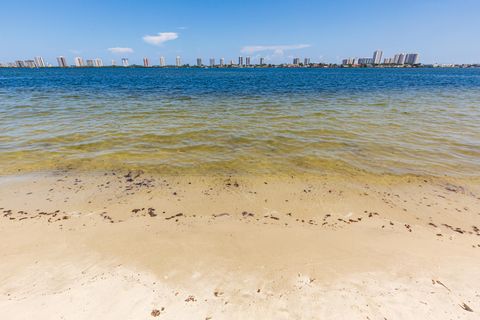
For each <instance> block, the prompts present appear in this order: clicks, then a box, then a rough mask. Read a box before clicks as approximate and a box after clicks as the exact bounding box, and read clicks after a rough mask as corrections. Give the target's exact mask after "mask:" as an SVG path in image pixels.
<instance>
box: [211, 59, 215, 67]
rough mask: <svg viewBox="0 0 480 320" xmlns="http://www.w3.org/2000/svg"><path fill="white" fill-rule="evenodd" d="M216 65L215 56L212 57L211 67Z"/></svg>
mask: <svg viewBox="0 0 480 320" xmlns="http://www.w3.org/2000/svg"><path fill="white" fill-rule="evenodd" d="M214 66H215V58H210V67H214Z"/></svg>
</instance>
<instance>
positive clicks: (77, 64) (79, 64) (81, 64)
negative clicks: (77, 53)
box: [75, 57, 85, 67]
mask: <svg viewBox="0 0 480 320" xmlns="http://www.w3.org/2000/svg"><path fill="white" fill-rule="evenodd" d="M84 66H85V63H84V62H83V59H82V57H76V58H75V67H84Z"/></svg>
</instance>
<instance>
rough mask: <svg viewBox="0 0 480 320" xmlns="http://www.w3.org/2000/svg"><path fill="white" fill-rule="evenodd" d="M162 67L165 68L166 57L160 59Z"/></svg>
mask: <svg viewBox="0 0 480 320" xmlns="http://www.w3.org/2000/svg"><path fill="white" fill-rule="evenodd" d="M160 67H165V57H164V56H161V57H160Z"/></svg>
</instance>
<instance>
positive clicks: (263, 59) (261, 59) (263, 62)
mask: <svg viewBox="0 0 480 320" xmlns="http://www.w3.org/2000/svg"><path fill="white" fill-rule="evenodd" d="M260 65H261V66H263V65H265V58H260Z"/></svg>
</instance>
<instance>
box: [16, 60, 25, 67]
mask: <svg viewBox="0 0 480 320" xmlns="http://www.w3.org/2000/svg"><path fill="white" fill-rule="evenodd" d="M15 66H16V67H17V68H25V62H23V60H16V61H15Z"/></svg>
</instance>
